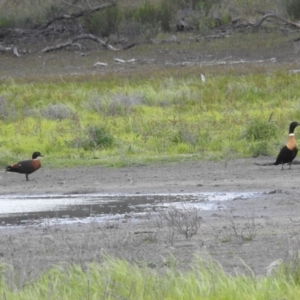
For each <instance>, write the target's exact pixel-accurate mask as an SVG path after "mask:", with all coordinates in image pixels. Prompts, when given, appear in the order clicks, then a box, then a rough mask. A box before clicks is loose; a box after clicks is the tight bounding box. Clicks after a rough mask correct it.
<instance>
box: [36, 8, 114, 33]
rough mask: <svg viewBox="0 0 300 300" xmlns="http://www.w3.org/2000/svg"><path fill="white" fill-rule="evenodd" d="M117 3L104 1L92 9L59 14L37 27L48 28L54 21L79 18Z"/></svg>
mask: <svg viewBox="0 0 300 300" xmlns="http://www.w3.org/2000/svg"><path fill="white" fill-rule="evenodd" d="M115 5H116V3H115V2H107V3H104V4H101V5H98V6H95V7H90V9H86V10H85V9H82V10H80V11H78V12H76V13H72V14H62V15H60V16H57V17H55V18H53V19H51V20H49V21H48V22H47V23H45V24H43V25H40V26H37V29H39V30H43V29H46V28H47V27H49V26H50V25H51V24H53V23H54V22H56V21H61V20H65V19H67V20H71V19H75V18H79V17H82V16H84V15H86V14H88V13H91V12H92V13H94V12H97V11H99V10H103V9H105V8H108V7H111V6H115Z"/></svg>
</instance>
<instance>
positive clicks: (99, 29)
mask: <svg viewBox="0 0 300 300" xmlns="http://www.w3.org/2000/svg"><path fill="white" fill-rule="evenodd" d="M121 21H122V13H121V10H120V8H119V7H118V6H114V7H109V8H107V9H105V10H103V11H100V12H98V13H95V14H93V15H86V16H85V17H84V20H83V22H84V26H85V27H86V28H87V29H88V31H89V32H90V33H93V34H100V35H101V36H109V35H111V34H117V33H118V32H119V25H120V22H121Z"/></svg>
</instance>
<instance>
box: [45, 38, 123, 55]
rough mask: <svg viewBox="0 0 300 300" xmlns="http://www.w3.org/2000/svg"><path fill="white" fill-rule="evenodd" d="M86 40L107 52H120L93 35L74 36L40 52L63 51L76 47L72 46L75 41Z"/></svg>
mask: <svg viewBox="0 0 300 300" xmlns="http://www.w3.org/2000/svg"><path fill="white" fill-rule="evenodd" d="M86 39H89V40H92V41H95V42H97V43H99V44H100V45H102V46H103V47H105V48H107V49H109V50H114V51H117V50H120V49H116V48H114V47H113V46H111V45H109V44H108V43H106V42H104V41H102V40H101V39H100V38H98V37H97V36H95V35H93V34H81V35H78V36H75V37H74V38H72V39H69V40H68V41H67V42H65V43H62V44H58V45H55V46H50V47H46V48H44V49H43V50H42V52H50V51H54V50H59V49H63V48H66V47H69V46H74V45H76V46H78V44H74V43H75V42H76V41H78V40H86Z"/></svg>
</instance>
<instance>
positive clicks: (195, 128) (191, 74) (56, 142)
mask: <svg viewBox="0 0 300 300" xmlns="http://www.w3.org/2000/svg"><path fill="white" fill-rule="evenodd" d="M200 73H201V70H200V71H199V69H198V70H197V69H196V68H190V69H189V68H184V69H182V68H181V69H179V68H178V69H177V68H173V69H170V70H168V71H166V70H165V71H164V72H161V73H160V72H157V73H149V74H145V75H144V76H143V75H141V74H140V75H141V76H131V77H129V78H124V77H123V76H120V77H118V76H117V75H114V76H108V75H104V76H102V77H101V76H100V75H98V76H91V77H86V78H77V79H76V80H74V79H71V78H70V77H66V78H62V77H60V78H59V79H53V80H51V78H50V79H49V78H47V79H45V80H39V82H14V81H13V82H9V81H3V82H1V84H0V95H1V97H0V106H1V112H0V134H1V144H0V153H1V155H0V156H1V164H3V165H4V164H6V163H7V162H8V160H11V159H12V158H15V157H20V158H23V157H28V156H29V155H30V154H31V153H32V152H33V151H35V150H39V151H41V152H42V153H43V154H44V155H46V156H47V157H48V158H50V160H51V164H52V165H53V166H58V165H60V164H61V161H62V160H65V159H68V164H69V165H70V164H71V165H72V164H73V165H80V164H85V165H88V164H106V165H120V164H132V163H139V162H144V163H145V162H147V161H152V160H160V159H165V158H166V157H168V158H169V159H171V160H177V159H187V158H190V157H192V159H214V160H215V159H222V158H235V157H250V156H257V155H276V153H277V151H278V149H279V148H280V147H281V146H282V145H283V144H284V143H285V142H286V138H287V133H288V132H287V130H288V125H289V123H290V122H291V121H293V120H298V121H299V119H300V106H299V105H300V102H299V97H300V91H299V89H298V86H299V81H300V77H299V75H298V74H290V73H288V72H287V70H281V71H278V70H276V71H268V72H267V71H264V70H261V69H259V68H258V69H256V70H252V72H250V73H247V74H245V75H241V74H238V73H237V72H236V69H231V70H227V71H225V72H220V73H219V74H216V72H209V71H207V72H206V73H205V76H206V80H205V82H203V81H202V80H201V76H200ZM50 160H49V161H50ZM45 162H46V160H45ZM46 163H47V162H46Z"/></svg>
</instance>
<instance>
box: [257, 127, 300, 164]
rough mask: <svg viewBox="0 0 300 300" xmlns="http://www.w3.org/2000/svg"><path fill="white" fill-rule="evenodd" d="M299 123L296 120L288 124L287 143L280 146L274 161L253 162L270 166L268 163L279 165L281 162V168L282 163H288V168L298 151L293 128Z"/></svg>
mask: <svg viewBox="0 0 300 300" xmlns="http://www.w3.org/2000/svg"><path fill="white" fill-rule="evenodd" d="M299 125H300V123H298V122H292V123H291V124H290V126H289V138H288V141H287V144H286V145H285V146H283V147H282V148H281V150H280V151H279V153H278V156H277V158H276V161H275V163H266V164H258V163H255V164H256V165H258V166H270V165H280V164H281V170H283V169H284V168H283V165H284V164H289V165H290V168H289V169H291V168H292V162H293V160H294V159H295V157H296V156H297V153H298V146H297V142H296V138H295V134H294V131H295V128H296V127H297V126H299Z"/></svg>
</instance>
